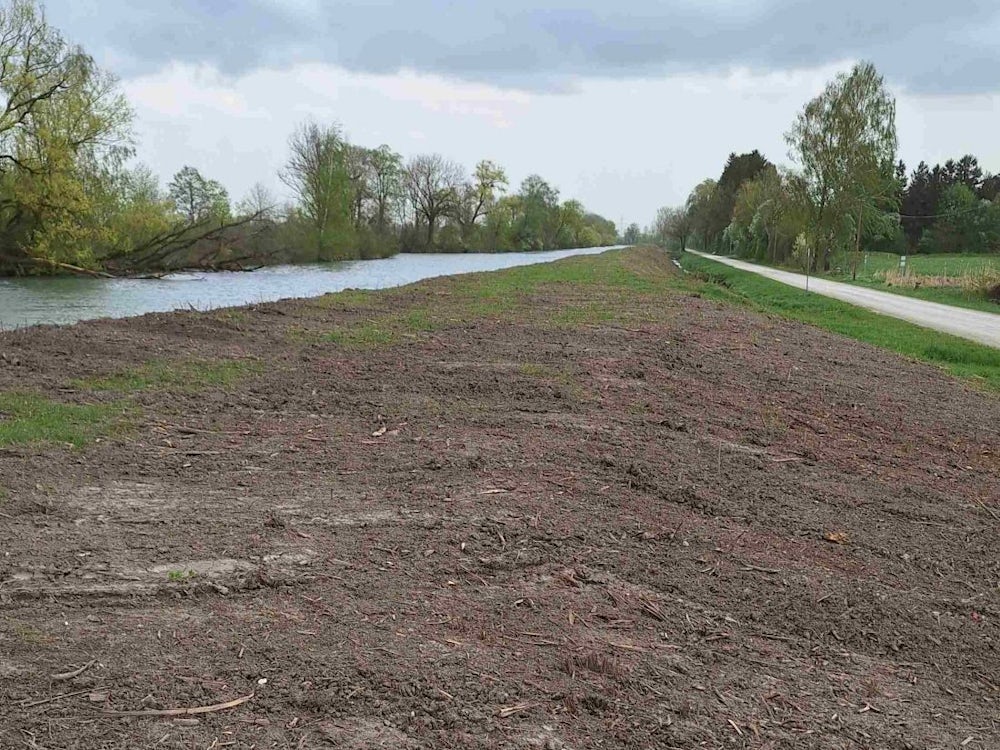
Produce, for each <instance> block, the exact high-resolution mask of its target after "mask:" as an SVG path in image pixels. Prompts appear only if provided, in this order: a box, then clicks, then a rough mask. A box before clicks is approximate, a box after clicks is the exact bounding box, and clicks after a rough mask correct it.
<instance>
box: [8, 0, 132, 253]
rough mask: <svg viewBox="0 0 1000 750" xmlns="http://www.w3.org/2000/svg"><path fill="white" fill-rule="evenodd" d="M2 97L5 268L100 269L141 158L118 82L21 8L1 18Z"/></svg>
mask: <svg viewBox="0 0 1000 750" xmlns="http://www.w3.org/2000/svg"><path fill="white" fill-rule="evenodd" d="M0 97H2V101H0V107H2V109H0V244H2V246H3V248H4V250H3V252H4V257H3V259H2V265H3V266H4V267H5V268H8V269H9V268H11V267H15V268H18V267H21V266H23V265H25V264H27V265H30V264H42V265H47V266H51V267H62V266H86V267H92V266H94V265H95V264H96V263H97V258H98V256H99V255H100V253H101V252H102V250H103V249H104V248H106V247H108V246H110V245H113V244H114V243H115V242H117V241H118V239H119V238H117V237H115V236H113V234H112V232H113V223H111V222H109V221H108V220H107V218H108V214H109V213H110V212H112V211H113V210H114V209H115V207H116V205H117V202H118V198H119V197H118V196H117V195H116V194H115V190H114V187H115V185H116V183H117V180H118V177H119V174H120V171H121V170H122V168H123V165H124V162H125V160H126V159H127V158H128V157H129V156H130V155H131V153H132V133H131V123H132V110H131V108H130V107H129V106H128V103H127V102H126V101H125V98H124V96H123V95H122V94H121V92H120V90H119V86H118V82H117V80H116V79H115V78H114V77H113V76H111V75H109V74H107V73H105V72H103V71H101V70H100V69H98V68H97V66H96V65H95V64H94V61H93V60H92V59H91V58H90V57H89V56H87V55H86V54H85V53H84V52H83V51H82V50H81V49H80V48H78V47H74V46H71V45H70V44H69V43H68V42H67V41H66V40H65V39H64V38H63V37H62V35H61V34H60V33H59V31H58V30H57V29H55V28H53V27H52V26H50V25H49V23H48V21H47V20H46V18H45V14H44V12H43V11H42V10H41V9H40V8H39V7H38V6H37V5H35V4H34V3H33V2H28V1H26V0H16V1H15V2H13V3H11V4H9V5H7V6H6V7H4V8H2V9H0Z"/></svg>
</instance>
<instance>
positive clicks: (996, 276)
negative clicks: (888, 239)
mask: <svg viewBox="0 0 1000 750" xmlns="http://www.w3.org/2000/svg"><path fill="white" fill-rule="evenodd" d="M862 258H867V261H864V260H863V261H862V263H861V264H860V265H859V266H858V277H857V280H855V281H853V283H856V284H860V285H863V286H868V287H871V288H873V289H880V290H882V291H888V292H893V293H895V294H905V295H907V296H909V297H917V298H919V299H926V300H929V301H931V302H941V303H944V304H948V305H956V306H958V307H968V308H971V309H973V310H985V311H987V312H995V313H1000V304H998V302H997V301H996V300H991V299H989V298H988V296H987V295H986V294H985V293H984V292H983V291H981V288H980V289H979V290H978V291H973V290H971V289H965V288H963V286H962V285H961V281H962V277H972V281H973V283H972V284H970V285H969V286H973V287H981V283H982V281H983V280H984V279H983V275H984V273H985V274H988V275H987V276H986V279H988V280H989V281H990V282H991V283H992V284H993V285H997V284H1000V255H997V254H992V255H964V254H962V255H948V254H924V255H921V254H916V255H907V256H906V270H905V273H906V274H908V275H909V276H910V277H911V278H910V279H908V280H906V282H905V283H886V275H887V274H889V275H890V276H891V275H892V274H899V273H901V268H900V257H899V256H898V255H894V254H891V253H866V254H864V255H863V256H862ZM851 262H852V261H851V257H850V255H848V254H841V255H837V256H835V257H834V259H833V263H832V266H833V271H832V272H831V273H829V274H825V275H826V276H827V277H828V278H831V279H833V280H835V281H847V282H851V281H852V279H851ZM890 281H893V280H892V279H891V278H890ZM949 284H954V285H949Z"/></svg>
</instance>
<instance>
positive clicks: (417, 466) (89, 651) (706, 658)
mask: <svg viewBox="0 0 1000 750" xmlns="http://www.w3.org/2000/svg"><path fill="white" fill-rule="evenodd" d="M718 282H719V280H718V279H716V280H709V279H707V278H701V277H699V276H697V275H695V274H689V275H684V274H682V273H681V272H679V271H678V270H677V269H675V268H674V267H673V266H672V265H671V263H670V262H669V260H668V258H667V257H666V256H665V255H664V254H662V253H661V252H659V251H656V250H650V249H635V250H628V251H616V252H611V253H606V254H604V255H600V256H592V257H586V258H575V259H569V260H565V261H560V262H558V263H555V264H550V265H545V266H534V267H527V268H521V269H513V270H510V271H504V272H499V273H493V274H476V275H470V276H464V277H455V278H445V279H438V280H432V281H429V282H424V283H421V284H417V285H413V286H410V287H406V288H403V289H398V290H389V291H384V292H377V293H365V292H347V293H342V294H338V295H330V296H327V297H322V298H317V299H313V300H301V301H288V302H281V303H274V304H266V305H257V306H251V307H247V308H239V309H230V310H218V311H213V312H206V313H198V312H193V311H192V312H183V313H174V314H159V315H148V316H144V317H142V318H135V319H130V320H121V321H107V320H106V321H95V322H89V323H83V324H79V325H77V326H73V327H69V328H53V327H48V328H35V329H25V330H20V331H14V332H8V333H4V334H0V394H2V395H0V539H3V540H4V549H3V554H2V555H0V677H2V678H3V679H0V747H2V748H7V747H11V748H20V747H26V748H45V749H46V750H56V749H62V748H81V749H86V750H95V749H98V750H104V749H106V750H111V748H116V749H117V748H145V747H157V748H168V749H169V748H177V749H180V748H193V747H197V748H213V749H215V748H222V747H238V748H251V747H255V748H297V749H303V748H324V747H344V748H355V749H367V748H383V747H391V748H424V747H426V748H450V747H451V748H565V749H567V750H568V749H569V748H580V749H582V748H590V747H604V748H720V749H721V748H761V749H762V750H763V749H764V748H768V749H774V748H779V749H784V748H788V749H792V748H830V749H831V750H833V749H834V748H837V749H839V748H871V749H872V750H875V749H876V748H877V749H879V750H882V749H884V748H891V749H892V750H897V749H898V750H904V749H905V748H955V747H964V748H971V749H973V750H975V749H977V748H995V747H998V746H1000V723H998V707H1000V683H998V680H997V675H998V674H1000V649H998V645H1000V602H998V596H997V585H998V580H1000V537H998V535H997V526H998V523H1000V502H998V497H997V493H996V488H997V486H998V484H1000V459H998V455H1000V444H998V437H997V434H998V433H997V424H998V423H1000V399H998V397H997V395H996V394H995V393H993V392H990V391H988V390H987V389H986V388H985V386H986V385H988V384H989V383H990V382H992V381H991V378H993V377H995V375H991V374H990V368H992V367H994V365H995V363H994V362H993V361H992V360H987V359H984V360H983V361H982V362H973V363H971V365H970V367H971V369H970V370H969V371H968V372H964V371H962V370H961V368H957V369H956V367H957V366H956V367H952V365H953V364H955V363H954V362H952V360H954V359H955V358H956V357H959V356H966V355H968V352H969V351H973V350H968V351H966V352H965V354H961V353H958V352H951V353H949V354H948V355H947V356H944V359H941V360H939V361H936V362H935V364H934V365H931V364H926V363H920V362H915V361H912V360H910V359H905V358H903V357H901V356H899V355H897V354H895V353H893V352H891V351H888V350H887V349H885V348H880V347H876V346H872V345H870V344H867V343H864V342H859V341H857V340H854V339H850V338H846V337H844V336H841V335H838V334H836V333H832V332H830V331H825V330H821V329H817V328H814V327H809V326H805V325H802V323H800V322H796V321H794V320H788V319H785V318H784V317H779V316H774V315H768V314H765V311H766V310H767V309H768V308H767V307H766V306H765V305H764V303H760V304H758V305H756V307H754V306H752V305H751V304H750V303H748V302H747V300H746V298H745V297H744V296H743V295H744V292H742V291H740V289H739V288H734V287H738V286H739V283H740V282H739V280H736V281H733V280H730V281H729V282H728V283H729V285H730V286H729V287H726V286H724V285H722V284H720V283H718ZM734 303H735V304H734ZM770 304H771V303H767V305H770ZM799 304H802V303H801V301H799V302H796V301H795V300H794V299H791V298H786V299H784V300H783V301H782V308H781V309H780V310H778V309H777V308H774V309H775V310H776V311H777V312H780V314H781V315H782V316H788V317H793V316H795V315H797V314H799V312H801V315H802V316H803V319H808V316H809V315H812V314H813V313H812V312H811V311H809V310H808V309H806V308H802V309H801V310H799V311H798V312H797V311H796V308H797V305H799ZM858 325H859V326H860V327H861V328H864V327H865V326H864V325H863V323H858ZM900 325H905V324H900ZM910 328H912V326H911V327H910ZM897 330H902V329H897ZM914 330H919V329H914ZM900 336H902V334H900ZM938 343H939V345H941V346H949V345H950V344H951V343H953V342H948V341H944V340H942V341H939V342H938ZM987 351H989V350H987ZM912 356H917V355H912ZM983 356H984V357H985V355H983ZM946 360H947V361H946ZM949 362H951V364H949ZM943 367H952V369H953V370H954V371H955V372H958V373H960V374H962V375H963V377H965V378H966V379H957V378H955V377H953V375H951V374H949V373H948V372H946V371H945V370H944V369H942V368H943Z"/></svg>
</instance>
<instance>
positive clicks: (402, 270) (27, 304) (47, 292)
mask: <svg viewBox="0 0 1000 750" xmlns="http://www.w3.org/2000/svg"><path fill="white" fill-rule="evenodd" d="M607 249H609V248H587V249H583V250H554V251H550V252H531V253H462V254H450V253H449V254H446V253H428V254H409V253H406V254H401V255H394V256H393V257H391V258H385V259H382V260H355V261H343V262H340V263H321V264H309V265H297V266H272V267H269V268H262V269H260V270H258V271H252V272H246V273H230V272H217V273H201V272H198V273H176V274H171V275H170V276H166V277H164V278H162V279H95V278H89V277H78V276H72V277H68V276H67V277H56V278H27V279H0V329H2V330H10V329H12V328H21V327H24V326H30V325H38V324H41V323H56V324H66V323H76V322H77V321H80V320H91V319H94V318H125V317H129V316H131V315H142V314H144V313H149V312H167V311H169V310H181V309H189V308H195V309H197V310H210V309H213V308H217V307H233V306H236V305H248V304H253V303H257V302H272V301H274V300H279V299H287V298H290V297H316V296H319V295H321V294H326V293H328V292H339V291H341V290H344V289H386V288H388V287H394V286H403V285H404V284H411V283H413V282H414V281H420V280H422V279H429V278H433V277H435V276H450V275H453V274H459V273H470V272H474V271H496V270H499V269H501V268H511V267H513V266H525V265H530V264H532V263H547V262H550V261H553V260H559V259H560V258H566V257H569V256H571V255H592V254H595V253H601V252H604V251H605V250H607Z"/></svg>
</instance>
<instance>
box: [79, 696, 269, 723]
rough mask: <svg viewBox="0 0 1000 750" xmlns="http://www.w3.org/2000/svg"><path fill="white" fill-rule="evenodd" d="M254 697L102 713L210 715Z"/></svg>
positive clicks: (121, 714)
mask: <svg viewBox="0 0 1000 750" xmlns="http://www.w3.org/2000/svg"><path fill="white" fill-rule="evenodd" d="M84 692H87V691H84ZM253 697H254V693H250V695H244V696H243V697H242V698H236V699H235V700H231V701H226V702H225V703H215V704H213V705H211V706H194V707H191V708H147V709H142V710H140V711H102V712H101V714H102V715H103V716H109V717H115V716H194V715H195V714H211V713H215V712H217V711H225V710H227V709H230V708H236V707H237V706H242V705H243V704H244V703H246V702H247V701H249V700H250V699H251V698H253Z"/></svg>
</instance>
